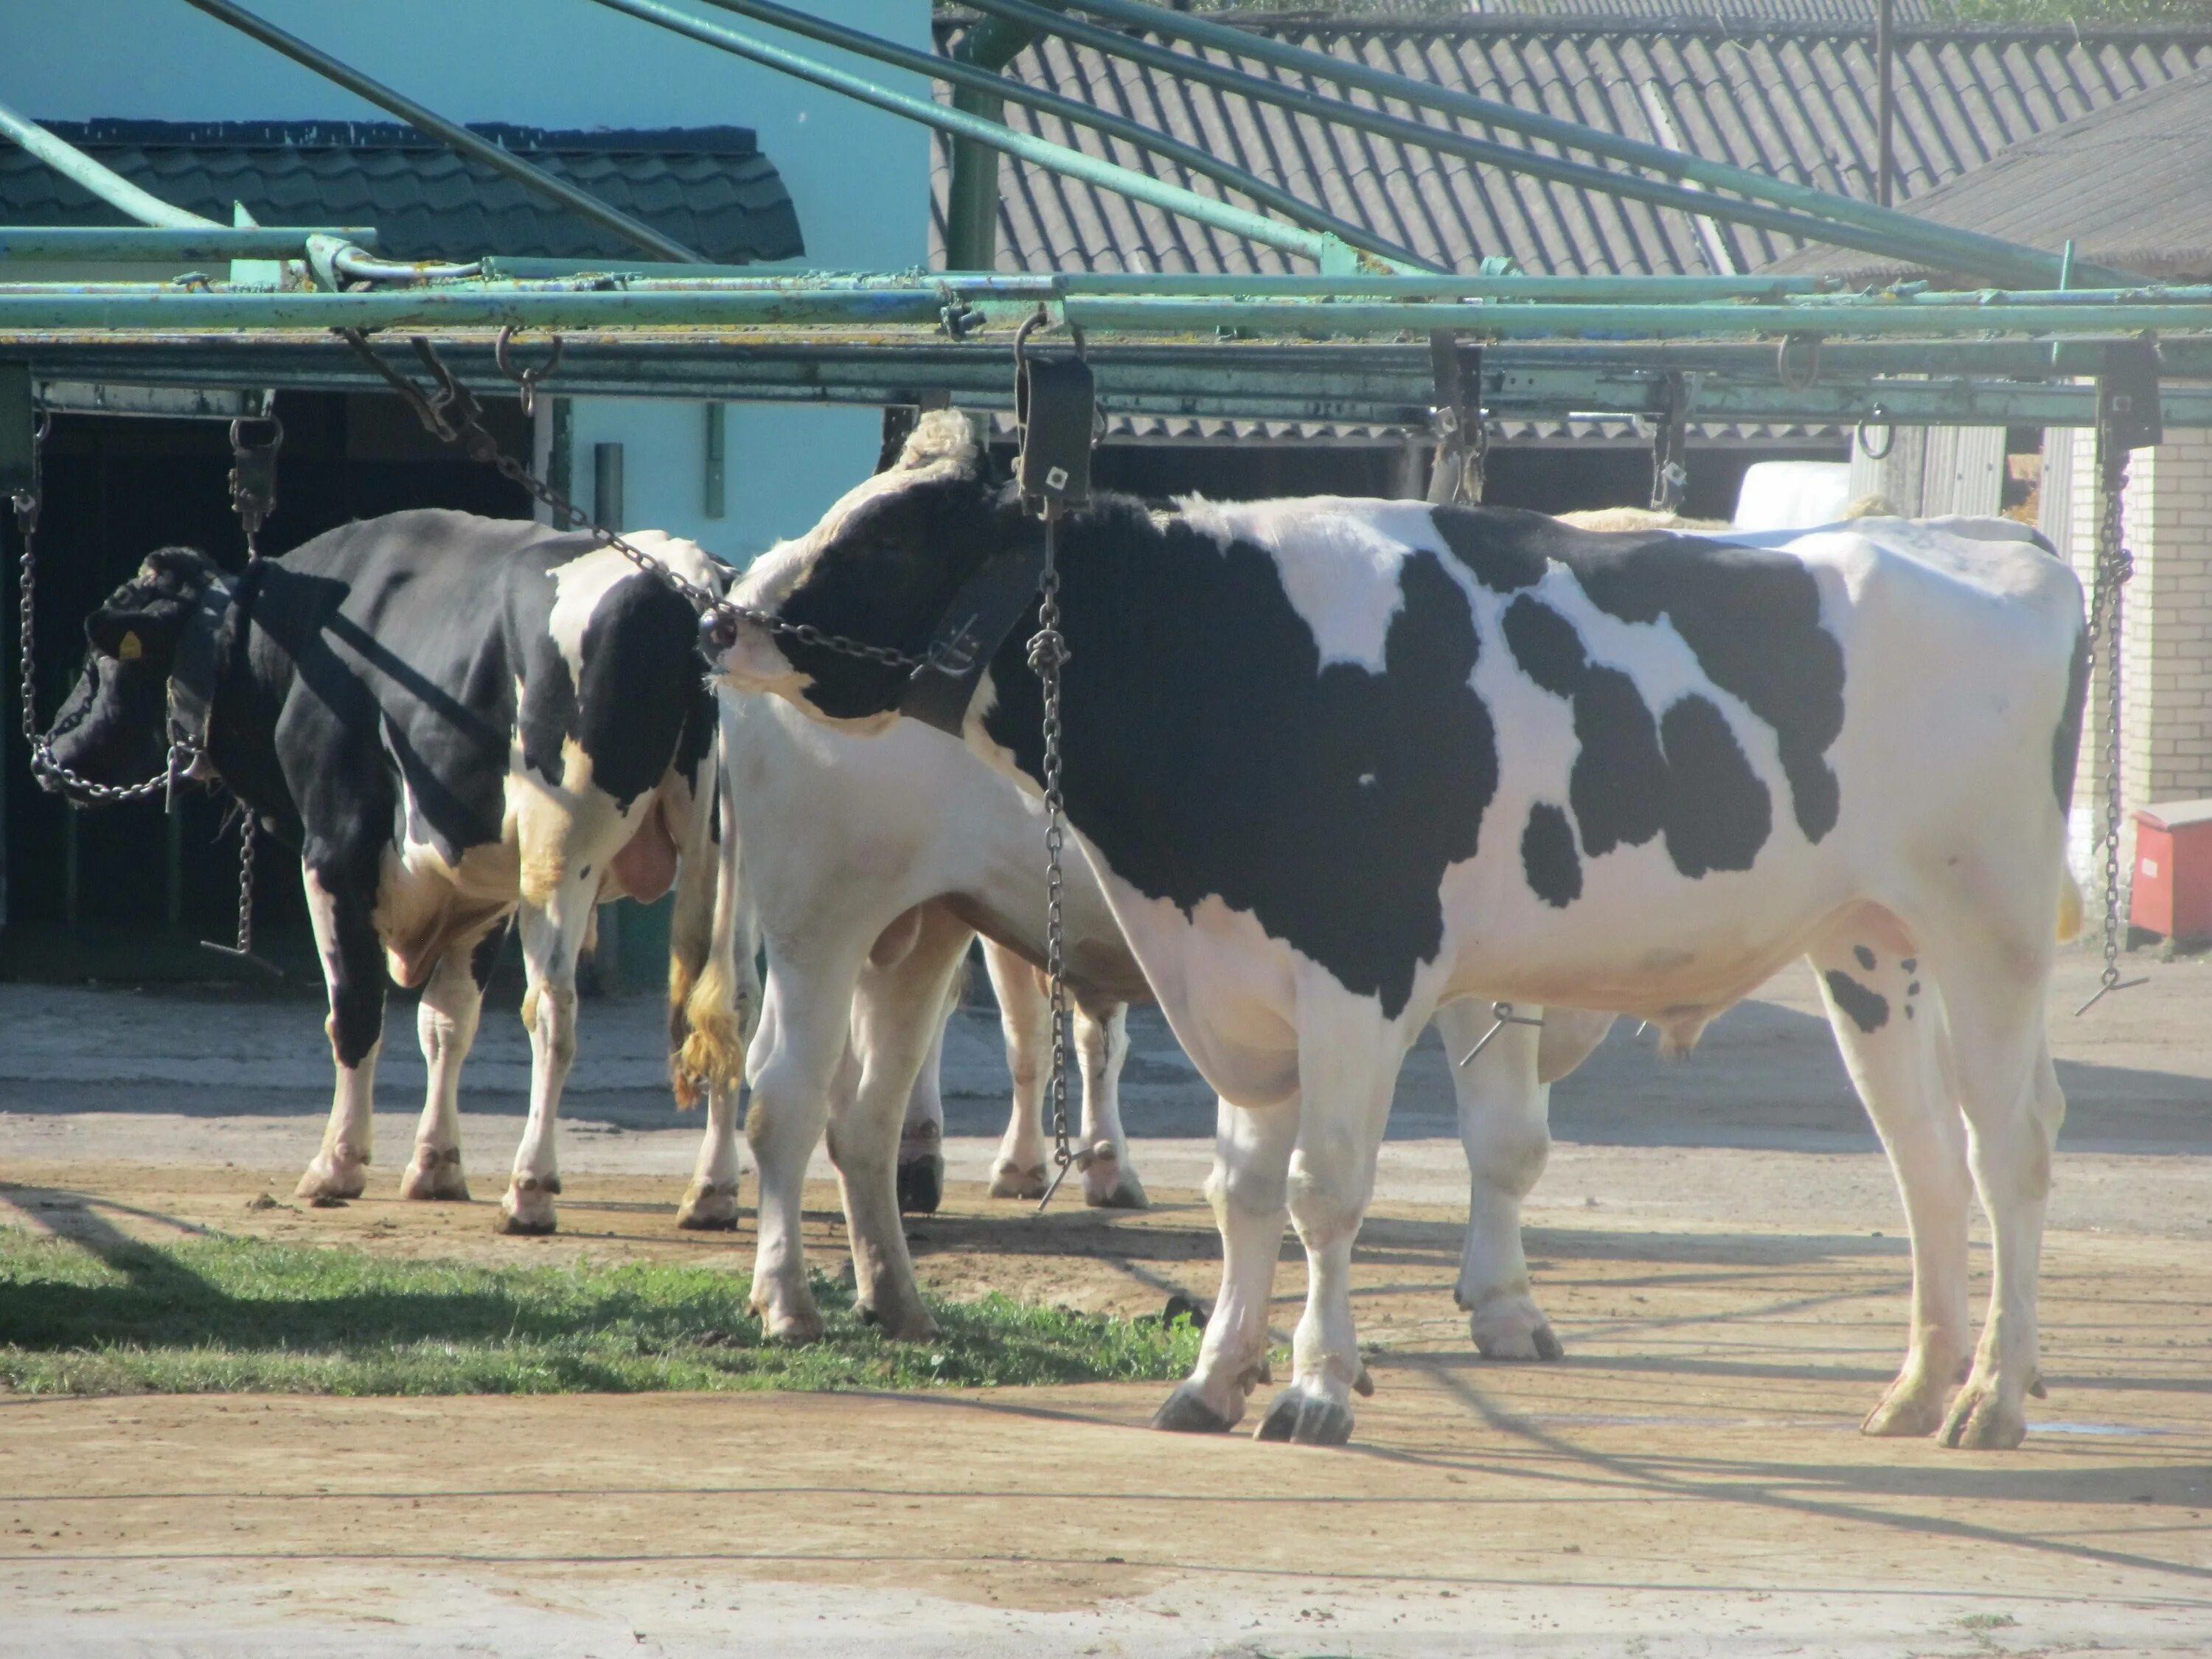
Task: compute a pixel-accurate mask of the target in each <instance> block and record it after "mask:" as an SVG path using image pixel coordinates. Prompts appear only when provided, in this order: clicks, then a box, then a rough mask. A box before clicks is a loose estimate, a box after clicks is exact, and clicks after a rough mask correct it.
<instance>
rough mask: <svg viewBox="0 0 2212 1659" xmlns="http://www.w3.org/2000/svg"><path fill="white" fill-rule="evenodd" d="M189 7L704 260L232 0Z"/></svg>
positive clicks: (603, 220) (646, 242) (581, 213)
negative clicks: (235, 3)
mask: <svg viewBox="0 0 2212 1659" xmlns="http://www.w3.org/2000/svg"><path fill="white" fill-rule="evenodd" d="M185 4H186V5H188V6H191V7H194V8H196V9H198V10H200V11H204V12H205V13H206V14H207V15H209V16H210V17H213V18H216V19H219V20H220V21H222V22H225V23H228V24H229V25H230V27H233V28H234V29H236V30H237V31H238V32H239V33H241V34H245V35H249V36H251V37H252V39H254V40H258V41H259V42H260V43H261V44H262V45H263V46H267V47H269V48H270V50H271V51H274V52H282V53H283V55H284V56H285V57H287V58H290V59H291V60H292V61H293V62H294V63H295V64H301V65H303V66H305V67H306V68H307V69H311V70H313V71H314V72H315V73H316V74H318V75H319V76H322V77H323V78H324V79H325V80H326V81H332V82H337V84H338V85H339V86H342V87H343V88H345V89H346V90H347V91H348V92H350V93H352V94H354V95H355V96H356V98H362V99H365V100H368V102H369V103H372V104H374V105H375V106H377V107H378V108H379V109H381V110H386V111H388V112H391V113H392V114H393V115H396V116H398V118H400V119H401V120H403V121H404V122H406V123H407V125H410V126H411V127H415V128H416V129H418V130H420V131H422V132H425V133H428V135H429V136H430V137H433V138H435V139H437V140H438V141H439V142H440V143H443V144H445V145H447V147H448V148H450V149H455V150H458V151H459V153H460V154H462V155H465V156H467V157H468V158H469V159H470V160H471V161H478V162H481V163H482V164H483V165H484V166H485V167H489V168H491V169H492V171H494V172H495V173H504V174H506V175H507V177H508V178H510V179H513V180H514V181H515V182H516V183H517V184H519V185H522V186H523V187H524V188H525V189H527V190H530V191H535V192H536V193H537V194H538V195H540V196H543V197H546V198H547V199H548V200H549V201H554V202H558V203H559V204H561V205H562V207H564V208H566V209H568V211H569V212H571V213H573V214H574V215H575V216H577V217H578V218H580V219H586V220H589V221H590V222H592V223H593V224H595V225H598V226H599V228H601V229H603V230H610V231H612V232H613V233H614V234H616V235H617V236H619V237H621V238H622V239H623V240H624V241H626V242H629V243H632V244H634V245H635V246H638V247H641V248H643V249H645V250H646V251H647V252H650V253H653V254H655V255H657V256H658V257H659V258H663V259H683V260H690V261H696V260H697V259H698V258H699V256H698V255H697V254H696V253H694V252H692V251H691V250H690V248H688V247H686V246H684V244H683V243H681V242H679V241H678V240H675V239H674V238H673V237H670V236H664V235H662V234H660V233H659V231H657V230H655V229H654V228H653V227H652V226H651V225H648V224H646V223H644V222H642V221H641V220H637V219H633V218H632V217H630V216H629V214H627V213H623V212H622V211H620V210H617V209H616V208H612V207H610V206H608V205H607V204H605V202H602V201H601V200H599V197H596V196H594V195H592V194H591V192H590V191H582V190H578V189H577V188H576V187H575V186H574V185H571V184H568V183H565V182H564V181H562V180H561V179H556V178H555V177H554V176H553V175H552V174H551V173H547V172H545V171H544V169H543V168H540V167H532V166H531V165H530V163H529V162H527V161H524V160H523V159H522V158H521V157H520V156H519V155H509V154H508V153H507V151H506V150H504V149H501V148H500V147H499V146H498V145H497V144H495V143H492V142H491V141H490V140H489V139H487V138H482V137H477V135H476V134H475V133H473V132H471V131H469V130H468V129H467V128H466V127H465V126H463V125H460V124H459V122H457V121H448V120H447V118H445V117H444V116H442V115H440V114H438V113H437V112H435V111H434V110H430V109H428V108H426V107H424V106H422V105H421V104H418V103H416V101H415V100H413V99H412V98H410V97H408V96H406V95H405V94H403V93H398V92H395V91H393V90H392V88H390V87H387V86H386V85H385V84H384V83H383V82H380V81H373V80H371V79H370V78H369V77H368V76H366V75H363V74H362V72H361V71H360V70H357V69H355V68H353V67H352V66H351V65H350V64H343V63H341V62H339V61H338V59H337V58H333V57H331V55H330V54H329V53H328V52H323V51H321V50H319V48H317V47H315V46H310V45H308V44H307V42H306V41H305V40H301V39H300V38H299V36H297V35H295V34H288V33H285V32H284V31H283V29H280V28H278V27H276V25H275V24H273V23H270V22H269V21H266V20H265V19H264V18H260V17H257V16H255V15H253V13H252V12H250V11H248V10H246V9H245V8H244V7H243V6H240V5H234V4H233V3H232V0H185Z"/></svg>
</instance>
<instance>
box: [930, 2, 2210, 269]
mask: <svg viewBox="0 0 2212 1659" xmlns="http://www.w3.org/2000/svg"><path fill="white" fill-rule="evenodd" d="M1862 15H1866V14H1862ZM1249 26H1250V27H1255V29H1264V30H1265V31H1266V32H1267V33H1270V34H1272V35H1275V36H1277V37H1279V38H1283V39H1288V40H1294V41H1296V42H1297V44H1299V45H1302V46H1309V47H1311V48H1313V49H1315V50H1317V51H1322V52H1329V53H1331V54H1334V55H1335V56H1339V57H1345V58H1356V59H1358V60H1359V61H1361V62H1364V63H1367V64H1373V65H1375V66H1376V67H1378V68H1384V69H1389V70H1396V71H1397V72H1399V73H1401V74H1406V75H1411V76H1418V77H1420V78H1423V79H1426V80H1431V81H1435V82H1440V83H1442V84H1443V85H1446V86H1451V87H1455V88H1462V89H1464V90H1467V91H1469V92H1473V93H1476V94H1480V95H1482V96H1484V97H1487V98H1492V99H1498V100H1504V101H1506V102H1509V103H1512V104H1516V105H1518V106H1522V107H1524V108H1541V109H1544V110H1547V111H1548V112H1552V113H1553V114H1556V115H1561V116H1565V117H1567V118H1571V119H1574V120H1577V121H1581V122H1585V123H1588V124H1589V125H1595V126H1599V127H1603V128H1606V129H1607V130H1609V131H1614V132H1619V133H1623V134H1626V135H1627V136H1629V137H1634V138H1638V139H1642V140H1644V141H1646V142H1649V143H1662V144H1667V145H1669V146H1671V147H1674V148H1676V149H1688V150H1692V151H1695V152H1696V153H1698V154H1699V155H1707V156H1711V157H1716V158H1718V159H1722V160H1726V161H1733V162H1735V163H1737V164H1739V165H1741V166H1745V167H1755V168H1759V169H1760V170H1762V171H1765V172H1769V173H1775V174H1778V176H1780V177H1783V178H1785V179H1796V180H1798V181H1800V182H1803V183H1807V184H1812V185H1819V186H1820V187H1821V188H1823V189H1826V190H1832V191H1844V192H1845V193H1847V194H1850V195H1854V196H1859V197H1870V196H1871V195H1872V194H1873V191H1874V179H1875V152H1874V146H1875V111H1874V86H1875V64H1874V54H1873V37H1872V32H1871V29H1870V27H1866V26H1863V25H1862V26H1860V27H1788V26H1779V27H1778V26H1774V25H1771V24H1759V25H1754V24H1751V23H1748V22H1747V23H1745V24H1742V25H1741V26H1736V25H1713V24H1711V23H1650V22H1644V21H1632V22H1621V21H1615V22H1604V21H1583V20H1580V19H1573V20H1569V19H1560V18H1551V17H1528V16H1486V17H1472V18H1467V19H1463V20H1456V21H1448V22H1437V23H1413V22H1401V21H1387V20H1386V21H1334V22H1323V21H1312V20H1269V21H1262V22H1260V23H1255V24H1252V25H1249ZM1237 66H1238V67H1240V68H1242V69H1243V70H1246V71H1247V72H1249V73H1252V74H1256V75H1260V76H1275V75H1276V72H1275V71H1273V70H1270V69H1268V68H1267V67H1266V66H1265V65H1261V64H1253V63H1250V62H1249V61H1246V62H1242V63H1239V64H1238V65H1237ZM2204 67H2212V31H2199V32H2196V33H2187V32H2177V31H2173V30H2168V29H2150V28H2146V29H2138V30H2134V31H2128V32H2112V33H2075V32H2073V31H2070V30H2069V31H2065V32H2060V31H2057V30H2053V29H2048V28H2041V29H1988V28H1984V29H1972V30H1965V31H1943V32H1936V31H1928V30H1908V31H1901V32H1900V36H1899V52H1898V59H1897V78H1896V84H1897V88H1898V118H1897V131H1896V141H1895V142H1896V153H1897V159H1898V168H1899V193H1900V197H1901V198H1905V197H1911V196H1914V195H1917V194H1919V193H1921V192H1923V191H1928V190H1931V189H1933V188H1935V187H1936V185H1941V184H1943V183H1944V182H1946V181H1948V180H1949V179H1955V178H1957V177H1959V176H1960V174H1962V173H1966V172H1968V171H1970V170H1971V169H1972V168H1974V167H1979V166H1981V165H1983V164H1984V163H1985V162H1987V161H1989V160H1990V158H1991V157H1993V156H1995V155H1997V154H1998V153H1999V152H2001V151H2002V150H2003V149H2006V148H2007V147H2008V146H2009V145H2011V144H2014V143H2018V142H2019V141H2021V139H2023V138H2028V137H2033V136H2034V135H2036V134H2038V133H2039V132H2043V131H2048V130H2049V129H2051V128H2053V127H2056V126H2058V125H2062V124H2063V123H2064V122H2066V121H2069V120H2071V119H2073V118H2075V117H2076V116H2079V115H2082V114H2085V113H2087V112H2091V111H2093V110H2098V109H2102V108H2104V107H2106V106H2109V105H2111V104H2112V103H2114V102H2116V101H2118V100H2120V99H2123V98H2124V97H2127V96H2129V95H2130V94H2135V93H2138V92H2142V91H2143V90H2145V89H2147V88H2154V87H2158V86H2162V85H2165V84H2166V83H2167V82H2172V81H2173V80H2176V79H2178V78H2179V77H2182V76H2188V75H2190V74H2192V73H2193V72H2194V71H2196V70H2198V69H2200V68H2204ZM1009 73H1011V74H1012V75H1014V76H1018V77H1019V78H1020V79H1022V80H1024V81H1025V82H1030V83H1032V84H1035V85H1038V86H1042V87H1046V88H1051V89H1053V90H1054V91H1058V92H1060V93H1063V94H1066V95H1068V96H1071V97H1074V98H1078V99H1082V100H1087V101H1092V102H1096V103H1097V104H1099V105H1101V106H1104V107H1107V108H1109V109H1113V110H1115V111H1117V112H1121V113H1122V114H1125V115H1127V116H1129V117H1131V118H1134V119H1137V120H1139V121H1143V122H1145V123H1146V124H1147V125H1153V126H1157V127H1160V128H1163V129H1164V130H1165V131H1170V132H1172V133H1173V134H1175V135H1176V137H1181V138H1182V139H1184V140H1186V141H1188V142H1190V143H1197V144H1200V145H1203V146H1205V147H1206V148H1207V149H1211V150H1212V151H1214V152H1215V153H1217V154H1218V155H1222V156H1224V157H1225V158H1227V159H1229V160H1231V161H1235V162H1236V163H1237V165H1239V166H1240V167H1246V168H1248V169H1250V170H1252V171H1254V172H1257V173H1262V174H1264V175H1266V176H1267V177H1268V178H1271V179H1274V180H1276V181H1277V182H1279V183H1280V184H1281V185H1284V186H1285V187H1286V188H1288V189H1291V190H1292V191H1297V193H1298V194H1300V195H1301V196H1303V197H1305V198H1306V199H1308V200H1314V201H1320V202H1322V203H1323V204H1325V205H1327V206H1328V208H1329V209H1331V210H1333V211H1334V212H1336V213H1338V214H1340V215H1342V216H1345V217H1346V218H1350V219H1354V220H1358V221H1359V222H1364V223H1366V224H1368V225H1370V226H1372V227H1373V228H1376V229H1377V230H1379V231H1382V232H1384V233H1385V234H1389V235H1390V236H1392V237H1394V238H1395V239H1396V240H1399V241H1401V243H1403V244H1405V245H1406V246H1409V247H1411V248H1413V249H1414V250H1415V251H1417V252H1420V253H1422V254H1423V255H1425V256H1426V257H1428V258H1433V259H1436V260H1437V261H1439V262H1441V263H1445V264H1451V265H1453V266H1455V267H1457V268H1459V269H1462V270H1471V269H1472V268H1473V267H1474V264H1475V262H1476V261H1478V260H1479V259H1480V258H1483V257H1484V256H1486V255H1489V254H1498V253H1504V254H1510V255H1512V256H1513V257H1514V258H1516V259H1518V260H1519V261H1520V262H1521V264H1522V265H1523V266H1524V267H1525V268H1527V269H1528V270H1534V271H1547V272H1560V273H1589V272H1607V271H1620V272H1689V273H1709V272H1711V271H1714V270H1719V269H1729V268H1732V269H1734V270H1756V269H1758V268H1759V267H1760V266H1762V265H1765V264H1768V263H1769V262H1770V261H1771V260H1773V259H1775V258H1778V257H1780V256H1782V255H1784V254H1785V253H1788V252H1792V251H1793V250H1794V249H1795V248H1796V246H1800V245H1799V244H1796V243H1793V242H1791V241H1790V240H1788V239H1786V238H1777V237H1773V236H1770V235H1768V234H1765V233H1762V232H1749V231H1744V230H1741V229H1739V228H1733V227H1727V226H1718V225H1714V224H1712V223H1711V222H1708V221H1703V220H1698V219H1694V218H1692V216H1688V215H1686V214H1683V213H1680V212H1678V211H1675V210H1671V209H1667V210H1657V209H1652V208H1648V207H1645V206H1643V205H1641V204H1635V203H1625V202H1620V201H1619V200H1617V199H1614V198H1612V197H1599V196H1593V195H1589V194H1586V193H1584V192H1583V191H1576V190H1569V189H1563V188H1560V187H1559V186H1555V185H1546V184H1541V183H1539V182H1536V181H1534V180H1530V179H1526V178H1522V177H1516V176H1508V175H1506V174H1504V173H1500V172H1498V171H1497V170H1495V169H1492V168H1489V167H1471V166H1469V165H1468V164H1466V163H1464V162H1462V161H1455V160H1451V159H1448V158H1443V157H1438V156H1436V155H1432V154H1431V153H1430V152H1428V151H1426V150H1423V149H1412V148H1407V147H1401V146H1399V145H1396V144H1393V143H1386V142H1384V141H1382V140H1379V139H1375V138H1370V137H1364V136H1363V135H1358V134H1350V133H1345V132H1341V131H1328V130H1325V129H1324V128H1323V127H1322V125H1320V124H1319V123H1316V122H1313V121H1309V120H1305V119H1302V118H1294V117H1291V116H1286V115H1285V114H1283V113H1282V112H1279V111H1277V110H1274V109H1272V108H1266V107H1255V106H1254V105H1252V104H1251V103H1250V102H1249V100H1245V99H1243V98H1239V97H1235V96H1231V95H1228V94H1221V93H1218V92H1215V91H1213V90H1212V89H1210V88H1203V87H1199V86H1195V85H1192V84H1189V83H1188V82H1179V81H1176V80H1175V79H1172V78H1170V77H1168V76H1164V75H1161V74H1158V73H1155V72H1153V71H1152V70H1146V69H1143V68H1139V67H1136V66H1133V65H1131V64H1126V63H1124V62H1121V60H1119V59H1114V58H1107V57H1104V56H1103V55H1102V54H1099V53H1097V52H1091V51H1088V50H1083V49H1072V48H1070V47H1068V46H1066V45H1065V44H1063V43H1061V42H1060V41H1058V40H1046V41H1043V42H1041V43H1039V44H1038V45H1036V46H1033V47H1031V48H1030V50H1029V51H1027V52H1024V53H1023V54H1022V55H1021V56H1020V57H1019V58H1017V59H1016V60H1015V61H1014V64H1012V68H1011V70H1009ZM1304 84H1308V85H1310V86H1312V89H1314V90H1318V91H1323V92H1333V91H1334V88H1331V87H1328V86H1321V85H1315V84H1313V83H1304ZM1397 112H1398V113H1401V114H1404V113H1412V112H1407V111H1404V110H1400V111H1397ZM1007 118H1008V120H1009V121H1010V123H1012V125H1016V126H1017V127H1019V128H1022V129H1024V130H1026V131H1032V132H1036V133H1040V134H1042V136H1043V137H1048V138H1051V139H1054V140H1055V141H1057V142H1060V143H1074V144H1076V145H1077V146H1078V147H1079V148H1082V149H1086V150H1089V151H1090V152H1091V153H1092V154H1094V155H1102V154H1103V155H1108V156H1109V157H1110V158H1111V159H1112V160H1114V161H1118V162H1120V163H1121V164H1122V165H1124V166H1133V167H1141V168H1144V169H1146V170H1148V171H1150V172H1152V173H1155V174H1156V175H1158V176H1160V177H1164V178H1167V179H1171V180H1173V181H1174V182H1176V183H1177V184H1180V185H1185V186H1186V187H1188V188H1191V189H1194V190H1197V191H1200V192H1201V193H1204V194H1208V195H1213V194H1218V193H1219V192H1218V191H1217V190H1216V188H1215V186H1214V185H1212V182H1211V181H1209V180H1205V179H1191V178H1190V177H1188V175H1186V174H1185V173H1183V172H1182V169H1180V168H1178V167H1172V166H1170V165H1168V164H1166V163H1164V162H1161V161H1158V159H1157V158H1153V157H1149V156H1146V155H1141V154H1140V153H1138V152H1134V151H1132V150H1130V149H1127V147H1125V146H1123V145H1121V144H1119V143H1111V142H1109V141H1102V140H1101V139H1099V138H1098V137H1097V135H1095V134H1091V133H1089V132H1087V131H1079V132H1076V133H1073V134H1071V133H1070V132H1069V131H1067V130H1066V128H1064V127H1063V126H1062V125H1061V124H1060V123H1059V122H1058V121H1055V120H1052V119H1049V118H1039V117H1037V116H1036V115H1034V114H1033V113H1032V112H1029V111H1026V110H1023V109H1020V108H1018V107H1016V106H1008V108H1007ZM1430 119H1431V120H1436V121H1441V120H1442V119H1443V118H1441V117H1430ZM1478 131H1479V130H1478ZM1483 136H1486V137H1488V136H1502V137H1505V138H1506V139H1507V140H1508V142H1514V141H1513V140H1512V138H1511V136H1510V135H1491V134H1488V133H1484V135H1483ZM948 174H949V161H948V155H947V152H946V149H945V146H943V145H941V144H940V146H939V157H938V167H937V179H936V197H937V213H936V235H937V239H938V250H939V261H940V263H941V260H942V247H943V201H944V191H945V184H946V181H947V177H948ZM1000 176H1001V179H1002V184H1003V191H1002V201H1001V207H1000V237H999V255H998V263H999V266H1000V269H1001V270H1043V269H1048V268H1053V267H1061V268H1073V269H1093V270H1170V271H1173V270H1289V269H1296V268H1298V266H1297V262H1295V261H1292V260H1291V259H1290V258H1287V256H1285V255H1283V254H1281V253H1279V252H1276V251H1274V250H1273V249H1267V248H1258V247H1255V246H1251V245H1250V244H1249V243H1247V242H1244V241H1243V240H1242V239H1239V238H1235V237H1230V236H1225V235H1223V234H1219V233H1217V232H1213V231H1211V230H1207V229H1206V228H1202V227H1199V226H1195V225H1193V224H1190V223H1188V222H1184V221H1181V220H1177V219H1175V218H1173V217H1171V216H1169V215H1167V214H1164V213H1162V212H1159V211H1158V210H1154V209H1152V208H1149V207H1142V206H1137V205H1133V204H1130V203H1129V202H1127V200H1126V199H1124V198H1122V197H1118V196H1114V195H1111V194H1110V193H1109V192H1107V191H1101V190H1097V189H1094V188H1091V187H1090V186H1087V185H1079V184H1076V183H1073V182H1072V181H1070V180H1067V179H1062V178H1060V177H1057V176H1055V175H1053V174H1050V173H1046V172H1044V171H1043V170H1042V169H1040V168H1036V167H1030V166H1027V165H1025V164H1019V163H1014V162H1011V161H1009V162H1006V163H1005V164H1004V165H1003V166H1002V168H1001V175H1000Z"/></svg>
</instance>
